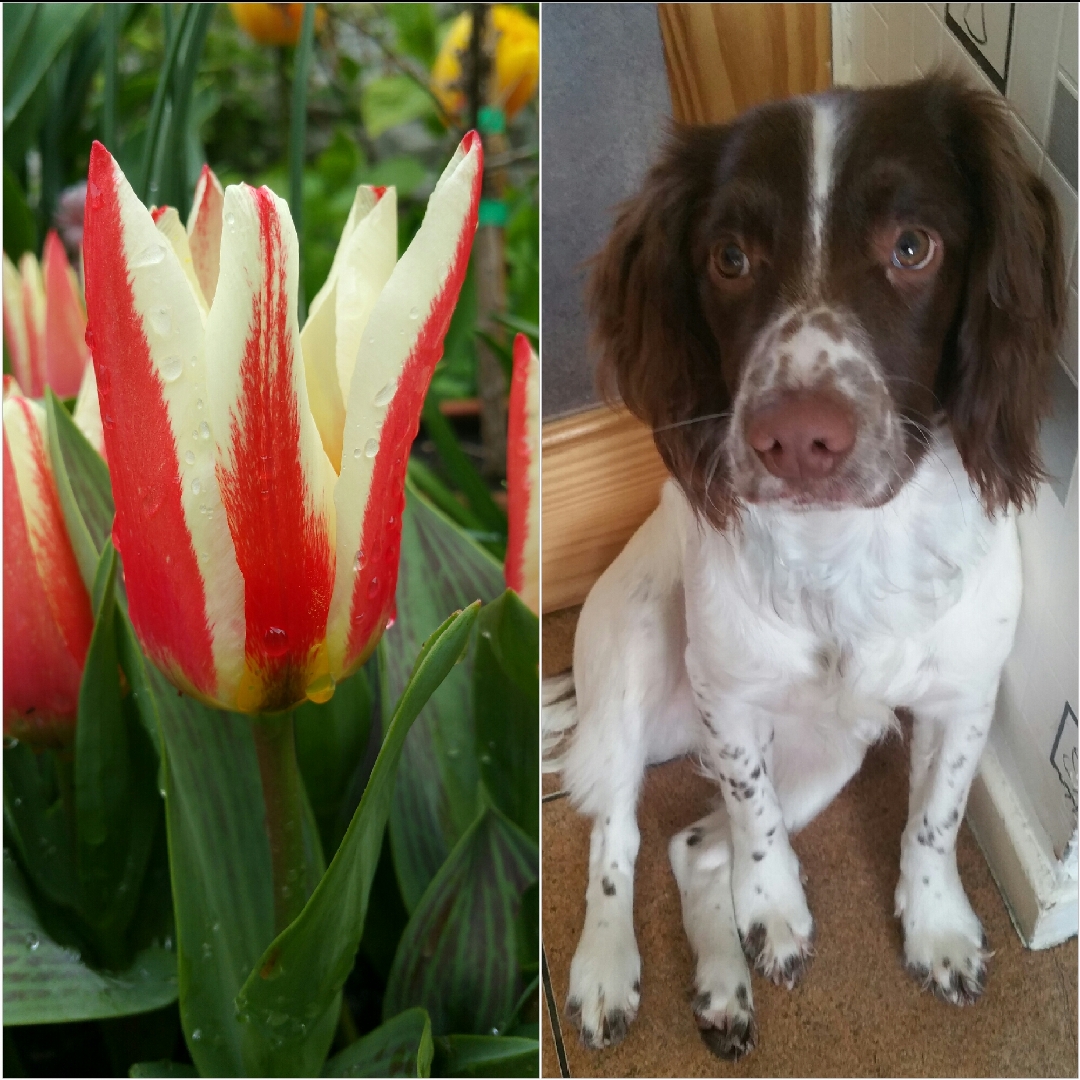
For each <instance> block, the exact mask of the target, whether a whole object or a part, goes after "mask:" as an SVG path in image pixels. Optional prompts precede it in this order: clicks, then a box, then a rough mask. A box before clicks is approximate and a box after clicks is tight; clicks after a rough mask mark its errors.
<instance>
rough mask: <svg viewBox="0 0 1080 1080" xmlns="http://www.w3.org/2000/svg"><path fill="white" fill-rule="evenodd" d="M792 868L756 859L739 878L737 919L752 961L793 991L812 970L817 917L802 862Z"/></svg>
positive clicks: (747, 952) (779, 983)
mask: <svg viewBox="0 0 1080 1080" xmlns="http://www.w3.org/2000/svg"><path fill="white" fill-rule="evenodd" d="M790 862H791V863H792V864H793V868H794V869H792V867H788V866H784V865H783V864H782V862H781V860H779V859H773V858H771V857H767V858H766V859H764V860H762V861H755V862H754V863H753V864H751V866H750V867H748V868H745V869H744V871H743V873H742V874H738V868H736V874H737V877H738V878H740V879H741V880H739V881H738V883H737V884H736V887H735V918H736V921H737V923H738V926H739V937H740V938H741V939H742V946H743V951H744V952H745V953H746V957H747V959H748V960H749V961H750V963H751V964H752V965H753V966H754V967H755V968H756V969H757V970H758V971H759V972H761V974H762V975H764V976H765V977H766V978H767V979H769V980H771V981H772V982H774V983H776V985H777V986H786V987H787V988H788V989H789V990H790V989H792V988H793V987H794V986H795V985H796V984H797V983H798V982H799V980H800V979H801V978H802V977H803V975H804V974H805V973H806V969H807V968H808V967H809V966H810V960H811V958H812V957H813V955H814V949H813V940H814V920H813V918H812V916H811V915H810V909H809V908H808V907H807V906H806V897H805V895H804V894H803V890H802V884H801V883H800V881H799V874H798V862H797V861H796V860H795V856H794V853H792V855H791V860H790Z"/></svg>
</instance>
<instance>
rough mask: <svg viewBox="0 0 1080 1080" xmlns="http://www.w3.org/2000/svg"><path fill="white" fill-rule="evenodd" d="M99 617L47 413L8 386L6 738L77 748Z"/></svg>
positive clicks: (6, 381) (8, 381)
mask: <svg viewBox="0 0 1080 1080" xmlns="http://www.w3.org/2000/svg"><path fill="white" fill-rule="evenodd" d="M93 626H94V619H93V615H92V613H91V610H90V597H89V596H88V594H87V591H86V586H85V585H84V584H83V580H82V577H81V576H80V575H79V566H78V563H77V562H76V561H75V553H74V552H73V551H72V548H71V541H70V540H69V539H68V534H67V529H66V527H65V524H64V517H63V513H62V512H61V509H60V498H59V496H58V495H57V491H56V482H55V480H54V479H53V472H52V465H51V464H50V460H49V451H48V434H47V429H46V415H45V410H44V409H43V408H42V406H41V405H40V404H39V403H38V402H36V401H31V400H30V399H29V398H26V397H23V396H22V394H21V393H20V392H19V390H18V388H17V386H16V385H15V380H14V379H12V378H10V376H8V377H5V379H4V734H5V735H6V736H9V737H13V738H19V739H25V740H27V741H29V742H32V743H35V744H37V745H63V744H64V743H66V742H70V741H71V738H72V732H73V731H74V727H75V719H76V714H77V712H78V707H79V683H80V681H81V679H82V671H83V665H84V663H85V661H86V650H87V649H88V648H89V645H90V635H91V633H92V631H93Z"/></svg>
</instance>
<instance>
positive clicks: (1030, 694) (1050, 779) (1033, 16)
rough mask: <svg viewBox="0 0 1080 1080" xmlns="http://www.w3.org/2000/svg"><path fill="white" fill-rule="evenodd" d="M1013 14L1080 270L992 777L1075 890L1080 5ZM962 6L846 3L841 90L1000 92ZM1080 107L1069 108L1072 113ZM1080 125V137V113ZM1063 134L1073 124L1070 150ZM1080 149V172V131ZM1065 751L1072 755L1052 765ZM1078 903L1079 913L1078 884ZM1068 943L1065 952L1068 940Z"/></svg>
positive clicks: (838, 67)
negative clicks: (964, 88) (1064, 148)
mask: <svg viewBox="0 0 1080 1080" xmlns="http://www.w3.org/2000/svg"><path fill="white" fill-rule="evenodd" d="M1010 6H1013V7H1014V8H1015V11H1014V12H1013V23H1012V40H1011V50H1010V56H1009V66H1008V73H1007V82H1006V97H1007V98H1008V100H1009V102H1010V103H1011V105H1012V106H1013V109H1014V111H1015V115H1016V122H1017V132H1018V134H1019V136H1020V142H1021V147H1022V150H1023V153H1024V155H1025V156H1026V157H1027V159H1028V161H1029V163H1030V164H1031V165H1032V167H1033V168H1034V169H1035V170H1036V171H1038V173H1039V175H1040V176H1042V177H1043V179H1044V180H1045V181H1046V183H1047V185H1048V186H1049V187H1050V189H1051V190H1052V191H1053V193H1054V196H1055V197H1056V199H1057V201H1058V205H1059V207H1060V209H1061V217H1062V242H1063V247H1064V250H1065V252H1066V253H1067V255H1066V257H1067V259H1068V264H1069V281H1070V286H1069V327H1068V330H1067V333H1066V338H1065V342H1064V345H1063V348H1062V353H1061V356H1060V358H1059V359H1060V367H1059V368H1058V369H1057V371H1056V373H1055V379H1054V415H1053V416H1052V417H1051V418H1050V419H1049V420H1048V421H1047V423H1046V424H1045V425H1044V429H1043V437H1042V443H1043V457H1044V459H1045V461H1046V463H1047V467H1048V470H1049V471H1050V472H1052V473H1055V474H1056V480H1055V483H1053V484H1049V483H1048V484H1043V486H1042V488H1041V490H1040V492H1039V499H1038V503H1037V506H1036V507H1035V508H1034V510H1032V511H1029V512H1027V513H1025V514H1024V515H1022V517H1021V520H1020V537H1021V545H1022V550H1023V561H1024V604H1023V609H1022V611H1021V615H1020V624H1019V627H1018V629H1017V636H1016V645H1015V647H1014V649H1013V653H1012V656H1011V657H1010V659H1009V661H1008V663H1007V665H1006V668H1005V673H1004V677H1003V679H1002V687H1001V694H1000V697H999V701H998V712H997V717H996V720H995V724H994V728H993V730H992V733H991V742H990V745H991V753H990V754H988V760H989V764H988V766H987V768H988V769H990V770H994V771H995V774H996V775H995V778H994V779H993V780H992V782H991V783H990V787H991V788H993V789H994V790H1001V783H1005V784H1007V785H1008V787H1009V788H1010V789H1011V791H1012V793H1013V795H1015V799H1013V800H1011V804H1012V805H1014V806H1016V807H1018V808H1019V809H1020V812H1022V813H1023V814H1024V816H1025V818H1026V820H1025V821H1024V822H1023V823H1022V825H1021V824H1018V823H1015V822H1014V823H1013V824H1015V825H1016V828H1015V829H1014V832H1013V835H1014V836H1018V835H1022V836H1024V837H1025V838H1026V840H1025V841H1024V843H1030V844H1032V845H1035V846H1036V847H1037V848H1038V849H1039V850H1038V851H1028V852H1027V853H1026V854H1025V858H1026V859H1027V860H1028V863H1029V864H1030V863H1032V861H1033V860H1034V861H1035V862H1040V861H1041V862H1040V865H1043V866H1044V867H1048V868H1049V871H1050V873H1051V876H1052V877H1056V879H1057V880H1058V881H1060V882H1063V883H1064V882H1067V881H1071V882H1075V880H1076V843H1075V839H1074V837H1075V835H1076V828H1077V812H1076V768H1077V766H1076V746H1077V734H1076V732H1077V729H1076V720H1075V717H1076V715H1077V713H1078V712H1080V708H1078V704H1080V693H1078V655H1080V633H1078V626H1080V610H1078V596H1080V578H1078V550H1077V549H1078V524H1077V520H1078V515H1077V507H1078V496H1077V467H1076V457H1077V420H1076V414H1077V390H1076V379H1077V265H1076V264H1077V194H1076V186H1075V183H1076V180H1075V178H1076V170H1075V165H1073V167H1072V168H1071V169H1070V168H1068V165H1067V164H1066V165H1064V166H1063V168H1062V169H1059V168H1058V167H1057V165H1055V163H1054V161H1052V160H1051V158H1050V154H1049V153H1048V152H1047V149H1048V147H1050V146H1051V120H1052V114H1053V109H1054V104H1055V95H1059V94H1071V95H1072V99H1074V100H1075V98H1076V94H1077V4H1075V3H1068V4H1053V3H1051V4H1046V3H1020V4H1016V5H1008V4H987V5H985V7H986V8H987V9H997V10H991V11H988V12H987V15H988V17H989V20H990V22H991V24H993V22H994V21H995V20H996V21H997V25H998V26H999V27H1001V26H1007V25H1008V9H1009V8H1010ZM948 7H950V5H946V4H923V3H907V4H905V3H889V4H886V3H872V4H870V3H863V4H833V5H832V8H833V70H834V79H835V82H836V83H837V85H850V86H875V85H878V84H881V83H892V82H903V81H906V80H908V79H912V78H917V77H918V76H920V75H923V74H927V73H929V72H931V71H935V70H947V71H950V72H956V73H959V74H961V75H962V76H963V77H964V78H966V79H969V80H970V81H971V82H972V84H973V85H978V86H981V87H983V88H985V89H987V90H991V91H993V92H998V91H997V90H995V88H994V86H993V85H992V84H991V82H990V80H989V79H988V78H987V76H986V75H985V74H984V73H983V71H982V70H980V68H979V66H978V65H977V63H976V62H975V61H974V60H973V59H972V58H971V56H970V55H969V54H968V53H967V52H966V51H965V49H964V47H963V46H962V45H961V44H960V43H959V42H958V41H957V39H956V38H955V36H954V34H953V32H952V31H951V30H950V29H949V28H948V27H947V25H946V22H945V16H946V8H948ZM982 7H983V5H978V4H972V5H964V4H960V5H957V4H954V5H951V8H952V10H953V17H954V19H957V21H961V20H962V19H963V17H964V15H965V14H967V16H968V17H969V18H971V17H972V15H971V13H970V9H976V11H978V9H981V8H982ZM965 9H968V11H966V12H965ZM980 15H981V12H980ZM1003 20H1004V21H1003ZM991 44H992V42H991ZM1068 101H1069V99H1068V98H1064V97H1063V98H1060V99H1059V108H1060V107H1061V104H1068ZM1074 108H1075V106H1074ZM1062 115H1065V114H1064V112H1063V113H1062ZM1072 116H1073V119H1072V121H1071V123H1072V125H1075V122H1076V121H1075V113H1073V114H1072ZM1061 130H1063V129H1062V128H1061V126H1060V118H1059V128H1058V137H1059V138H1060V132H1061ZM1072 138H1073V140H1074V141H1073V143H1072V148H1071V154H1072V158H1073V162H1075V155H1076V150H1075V126H1074V127H1073V130H1072ZM1058 145H1060V143H1059V144H1058ZM1055 156H1056V158H1057V160H1058V162H1059V163H1060V162H1064V161H1066V160H1067V159H1066V157H1065V156H1063V155H1062V154H1061V153H1060V152H1056V153H1055ZM1068 174H1071V176H1070V178H1069V179H1067V178H1066V176H1067V175H1068ZM1063 718H1064V721H1063ZM1059 733H1060V734H1059ZM1055 741H1056V742H1057V743H1058V745H1057V750H1056V753H1054V758H1053V760H1052V758H1051V754H1052V751H1053V749H1054V746H1055ZM995 785H996V786H995ZM985 803H986V797H985V795H983V796H982V803H979V801H978V800H976V799H975V797H974V795H973V806H974V805H984V804H985ZM999 809H1000V808H999ZM1008 816H1009V815H1008V814H1006V817H1008ZM973 825H975V826H976V831H977V832H979V828H978V825H977V823H975V822H974V821H973ZM1070 841H1072V843H1070ZM989 846H993V845H992V843H991V844H988V843H986V842H984V847H989ZM987 854H988V857H990V860H991V867H992V868H994V861H995V860H994V858H993V857H992V855H991V852H990V851H989V850H988V852H987ZM1021 861H1023V860H1021ZM995 873H999V883H1001V884H1003V888H1004V891H1005V892H1006V893H1007V894H1008V892H1009V888H1007V887H1005V883H1004V882H1002V881H1001V876H1002V875H1004V874H1005V871H1004V870H1001V868H995ZM1029 876H1030V875H1029ZM1036 891H1037V890H1036ZM1068 891H1069V892H1070V893H1071V903H1072V904H1075V902H1076V891H1075V885H1072V886H1070V889H1069V890H1068ZM1008 898H1009V899H1010V903H1012V904H1013V906H1014V913H1015V909H1016V908H1017V907H1018V906H1020V905H1019V901H1018V900H1017V898H1016V897H1015V896H1014V897H1008ZM1039 903H1040V904H1044V905H1045V903H1049V900H1047V898H1046V897H1045V896H1044V897H1041V898H1039ZM1074 910H1075V909H1074ZM1060 914H1061V913H1060V911H1059V912H1058V916H1060ZM1018 921H1023V920H1018ZM1069 921H1070V920H1068V919H1067V920H1066V922H1069ZM1058 922H1059V923H1060V917H1059V918H1058ZM1071 927H1072V930H1071V932H1072V933H1075V932H1076V929H1075V928H1076V916H1075V914H1072V915H1071ZM1025 936H1026V937H1028V938H1029V941H1030V939H1031V938H1032V937H1033V936H1034V935H1033V933H1032V931H1031V929H1030V927H1029V928H1028V929H1027V931H1026V932H1025ZM1044 936H1045V935H1044ZM1057 936H1058V939H1059V940H1060V938H1061V936H1063V935H1061V934H1058V935H1057ZM1042 943H1047V944H1049V943H1052V942H1045V941H1044V942H1042Z"/></svg>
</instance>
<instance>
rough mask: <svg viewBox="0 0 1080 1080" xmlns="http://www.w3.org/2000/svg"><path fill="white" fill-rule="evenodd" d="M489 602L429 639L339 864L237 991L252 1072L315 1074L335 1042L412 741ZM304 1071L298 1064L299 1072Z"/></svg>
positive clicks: (461, 615) (334, 864)
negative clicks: (325, 1026)
mask: <svg viewBox="0 0 1080 1080" xmlns="http://www.w3.org/2000/svg"><path fill="white" fill-rule="evenodd" d="M478 608H479V603H476V604H473V605H471V606H469V607H467V608H466V609H465V610H464V611H461V612H458V613H457V614H455V615H452V616H451V617H450V618H448V619H447V620H446V621H445V622H443V623H442V625H441V626H439V627H438V628H437V629H436V630H435V632H434V633H433V634H432V635H431V636H430V637H429V638H428V639H427V641H425V642H424V645H423V647H422V648H421V650H420V655H419V656H418V657H417V658H416V666H415V667H414V668H413V672H412V675H411V677H410V679H409V681H408V683H407V684H406V686H405V689H404V691H403V692H402V695H401V698H400V700H399V701H398V704H397V708H396V709H395V710H394V714H393V718H392V719H391V721H390V723H389V725H388V726H387V729H386V737H385V738H384V740H383V745H382V748H381V750H380V751H379V756H378V758H377V759H376V762H375V766H374V768H373V769H372V770H371V777H370V779H369V780H368V783H367V787H366V788H365V790H364V797H363V798H362V799H361V800H360V805H359V806H358V807H357V809H356V813H355V814H354V815H353V819H352V821H351V823H350V824H349V828H348V829H347V830H346V833H345V836H344V838H343V839H342V842H341V846H340V847H339V848H338V851H337V853H336V854H335V856H334V859H333V861H332V862H331V863H330V866H329V867H328V869H327V871H326V873H325V874H324V875H323V877H322V880H321V881H320V882H319V884H318V886H317V887H316V889H315V892H314V893H313V894H312V896H311V898H310V899H309V900H308V902H307V905H306V907H305V908H304V910H303V911H302V912H301V914H300V916H299V917H298V918H297V919H296V921H295V922H293V923H292V924H291V925H290V926H289V927H287V928H286V929H285V930H284V931H283V932H282V933H281V934H279V935H278V936H277V938H275V940H274V941H273V943H272V944H271V945H270V947H269V948H268V949H267V950H266V952H265V953H264V954H263V957H262V960H261V961H260V963H259V964H258V965H257V966H256V967H255V968H254V969H253V970H252V972H251V974H250V975H248V977H247V980H246V981H245V983H244V985H243V987H242V988H241V990H240V992H239V994H238V995H237V997H236V1006H237V1010H238V1014H237V1015H238V1019H239V1021H240V1024H241V1025H243V1026H244V1027H245V1028H246V1030H245V1033H244V1041H245V1049H246V1058H247V1060H246V1064H247V1065H248V1067H249V1069H251V1068H252V1067H254V1068H253V1069H252V1073H251V1074H252V1075H259V1074H260V1067H261V1071H263V1073H264V1074H265V1073H266V1072H267V1071H269V1070H274V1071H275V1072H277V1071H280V1070H282V1069H283V1068H284V1069H289V1070H290V1071H289V1072H287V1073H285V1075H299V1076H309V1075H312V1066H314V1067H316V1068H317V1067H318V1066H319V1065H320V1064H321V1062H322V1061H323V1059H324V1058H325V1055H326V1051H327V1049H328V1048H329V1043H330V1039H329V1037H327V1038H325V1039H324V1037H323V1036H324V1035H327V1034H328V1035H329V1036H332V1035H333V1026H331V1027H330V1029H329V1032H328V1033H327V1032H325V1031H320V1030H319V1028H320V1024H319V1021H320V1019H321V1018H323V1017H327V1016H329V1018H330V1020H331V1021H332V1022H336V1020H337V1014H338V1011H339V1009H340V1005H339V1001H340V998H339V996H338V995H339V994H340V990H341V987H342V986H343V984H344V982H345V979H346V977H347V976H348V974H349V971H350V970H351V968H352V965H353V958H354V956H355V954H356V950H357V947H358V946H359V944H360V938H361V936H362V934H363V930H364V919H365V916H366V914H367V903H368V896H369V894H370V890H371V882H372V879H373V878H374V876H375V868H376V866H377V865H378V859H379V851H380V848H381V846H382V835H383V829H384V827H385V825H386V819H387V816H388V815H389V813H390V802H391V796H392V792H393V788H394V779H395V775H396V772H397V767H398V761H399V760H400V757H401V749H402V745H403V744H404V741H405V736H406V735H407V734H408V732H409V728H410V727H411V726H412V723H413V721H414V720H415V719H416V716H417V714H418V713H419V711H420V710H421V709H422V708H423V706H424V704H425V703H426V702H427V700H428V698H430V697H431V695H432V693H433V692H434V691H435V690H436V689H437V688H438V687H439V686H440V684H441V683H442V682H443V680H444V679H445V678H446V676H447V674H448V673H449V671H450V670H451V668H453V666H454V665H455V664H456V663H457V661H458V659H459V657H460V656H461V654H462V651H463V650H464V649H465V647H466V645H467V644H468V641H469V635H470V632H471V630H472V624H473V622H474V621H475V619H476V614H477V609H478ZM293 1069H295V1070H296V1071H295V1072H294V1071H291V1070H293Z"/></svg>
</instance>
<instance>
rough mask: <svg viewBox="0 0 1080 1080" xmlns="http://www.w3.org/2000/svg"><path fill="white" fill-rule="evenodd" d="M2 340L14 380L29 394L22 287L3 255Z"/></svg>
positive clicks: (19, 278)
mask: <svg viewBox="0 0 1080 1080" xmlns="http://www.w3.org/2000/svg"><path fill="white" fill-rule="evenodd" d="M4 338H5V340H6V341H7V347H8V355H9V356H10V357H11V367H12V370H13V371H14V373H15V378H16V380H17V381H18V383H19V386H21V387H22V389H23V392H24V393H29V392H30V332H29V329H28V328H27V325H26V314H25V312H24V311H23V287H22V278H21V277H20V276H19V271H18V270H16V269H15V264H14V263H13V262H12V261H11V260H10V259H9V258H8V257H7V254H6V253H5V254H4Z"/></svg>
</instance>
